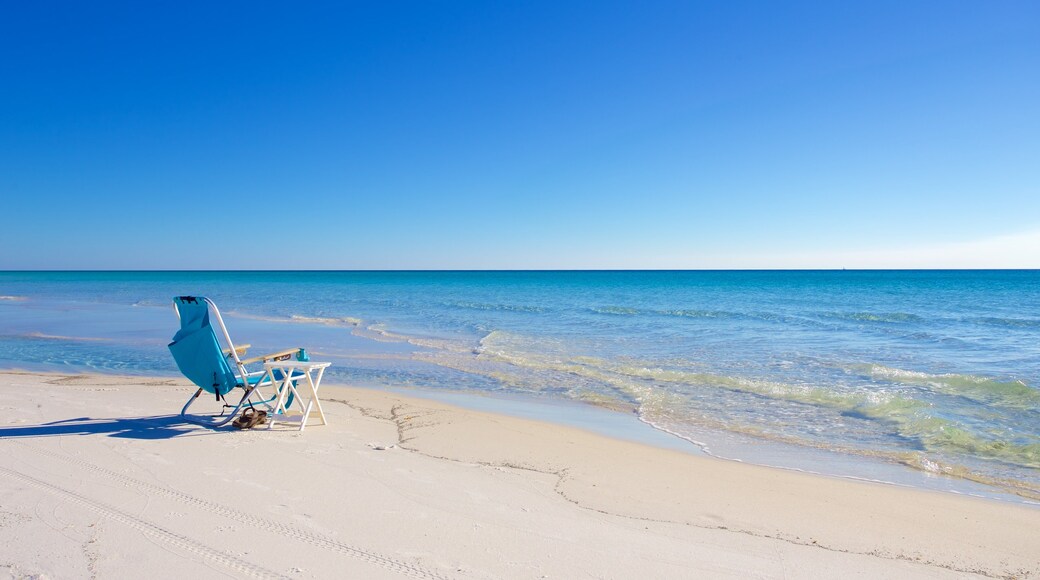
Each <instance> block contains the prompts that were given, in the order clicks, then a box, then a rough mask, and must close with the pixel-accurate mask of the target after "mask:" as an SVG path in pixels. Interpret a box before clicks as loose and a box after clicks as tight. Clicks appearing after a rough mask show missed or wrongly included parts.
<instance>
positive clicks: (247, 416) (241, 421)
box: [231, 407, 267, 429]
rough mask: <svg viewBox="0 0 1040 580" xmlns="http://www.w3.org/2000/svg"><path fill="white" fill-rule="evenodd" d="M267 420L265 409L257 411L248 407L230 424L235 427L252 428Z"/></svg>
mask: <svg viewBox="0 0 1040 580" xmlns="http://www.w3.org/2000/svg"><path fill="white" fill-rule="evenodd" d="M266 422H267V411H257V410H256V409H254V408H252V407H249V408H248V409H246V410H245V411H242V414H241V415H239V416H238V418H237V419H235V420H234V422H232V423H231V424H232V425H234V426H235V428H236V429H252V428H253V427H256V426H257V425H263V424H264V423H266Z"/></svg>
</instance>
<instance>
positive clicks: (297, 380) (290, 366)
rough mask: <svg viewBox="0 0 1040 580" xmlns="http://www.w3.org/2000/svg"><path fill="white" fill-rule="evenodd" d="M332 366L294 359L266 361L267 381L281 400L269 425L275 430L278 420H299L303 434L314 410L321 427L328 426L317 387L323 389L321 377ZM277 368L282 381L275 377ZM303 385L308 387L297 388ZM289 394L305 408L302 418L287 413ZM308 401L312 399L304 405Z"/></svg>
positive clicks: (269, 419) (270, 418) (278, 401)
mask: <svg viewBox="0 0 1040 580" xmlns="http://www.w3.org/2000/svg"><path fill="white" fill-rule="evenodd" d="M331 365H332V363H330V362H312V361H295V360H283V361H268V362H265V363H264V370H265V371H266V372H267V379H268V380H270V381H271V383H270V384H272V385H276V388H277V389H278V399H277V402H276V403H275V407H274V411H273V412H272V413H271V414H269V415H268V416H267V423H268V426H269V427H273V426H274V424H275V423H276V422H279V421H299V422H300V431H303V428H304V427H306V426H307V419H308V417H310V414H311V411H312V410H317V411H318V417H320V418H321V424H322V425H328V421H326V420H325V410H324V409H322V408H321V400H320V399H318V387H319V386H321V377H322V375H324V374H325V369H327V368H328V367H330V366H331ZM276 369H277V370H279V371H281V375H282V377H281V379H276V378H275V374H276V373H275V370H276ZM315 371H317V372H315ZM301 385H306V388H304V389H300V388H298V387H299V386H301ZM301 391H303V392H301ZM289 393H292V394H293V395H294V396H293V402H294V403H298V404H299V405H300V408H301V409H303V414H302V415H299V416H297V415H292V416H289V415H288V414H287V411H288V410H289V409H288V406H289V405H288V404H287V403H288V401H287V400H288V398H289ZM305 398H306V399H309V400H308V401H307V402H306V404H305V403H304V399H305Z"/></svg>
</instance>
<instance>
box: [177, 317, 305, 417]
mask: <svg viewBox="0 0 1040 580" xmlns="http://www.w3.org/2000/svg"><path fill="white" fill-rule="evenodd" d="M173 305H174V310H175V311H176V312H177V316H178V318H180V321H181V328H180V330H179V331H177V334H175V335H174V336H173V342H171V343H170V345H169V348H170V353H171V354H173V360H174V361H176V363H177V368H179V369H180V371H181V373H183V374H184V376H185V377H187V378H188V379H190V380H191V382H193V383H195V384H196V385H198V387H199V389H198V390H197V391H195V394H194V395H192V396H191V398H190V399H188V402H187V403H185V405H184V408H183V409H181V417H183V418H184V419H185V420H186V421H189V422H191V423H195V424H198V425H205V426H208V427H220V426H221V425H225V424H227V423H228V422H229V421H231V420H232V419H234V418H235V415H237V414H238V412H239V410H241V409H242V406H243V405H245V404H247V403H248V404H249V405H250V406H252V405H253V404H254V403H256V404H263V405H266V406H267V407H268V408H273V407H272V405H271V403H272V402H273V401H275V400H276V399H277V398H278V392H277V389H278V387H279V386H281V384H282V381H283V379H284V375H280V373H277V372H275V373H273V374H274V375H275V376H273V377H272V376H271V375H270V374H268V373H267V372H266V371H255V372H250V371H248V370H247V369H246V365H247V364H251V363H257V362H267V361H278V360H288V359H289V358H291V357H292V356H293V355H294V354H296V355H297V356H299V355H300V354H301V351H302V349H299V348H292V349H288V350H283V351H279V352H276V353H271V354H266V355H262V356H258V357H253V358H249V359H242V358H241V356H242V355H245V352H246V349H248V348H249V346H250V345H248V344H245V345H241V346H239V347H237V348H236V347H235V345H234V343H232V342H231V335H230V334H228V331H227V326H225V325H224V320H223V319H222V318H221V317H220V311H219V310H218V309H217V305H216V304H214V303H213V301H212V300H210V299H209V298H205V297H202V296H178V297H176V298H174V299H173ZM211 311H212V314H213V319H214V320H216V323H217V326H219V327H220V332H221V335H222V336H223V338H224V343H225V344H226V345H227V348H225V349H222V348H221V347H220V343H219V342H218V339H217V335H216V332H215V331H214V329H213V326H212V325H211V324H210V312H211ZM231 363H233V364H234V370H232V365H231ZM272 378H273V379H274V380H273V381H272ZM261 387H270V388H272V389H275V391H276V392H275V393H274V396H272V397H270V398H266V399H264V398H263V396H262V391H261V390H260V389H261ZM236 388H239V389H242V390H243V394H242V398H241V399H239V401H238V403H237V404H235V405H231V404H228V402H227V400H226V399H225V398H224V397H225V396H226V395H227V394H228V393H230V392H231V391H233V390H234V389H236ZM203 392H206V393H209V394H211V395H213V396H214V398H215V399H216V401H217V402H218V403H220V402H223V407H222V408H221V412H220V415H210V416H200V415H189V414H188V407H191V405H192V403H194V402H195V401H196V400H197V399H198V398H199V397H200V396H201V395H202V393H203ZM288 397H289V398H288V401H287V402H286V407H288V406H289V405H291V404H292V397H293V393H292V392H291V390H290V392H289V393H288ZM254 399H255V400H254ZM228 409H233V410H232V411H231V413H230V414H229V415H227V416H224V413H225V412H226V411H227V410H228Z"/></svg>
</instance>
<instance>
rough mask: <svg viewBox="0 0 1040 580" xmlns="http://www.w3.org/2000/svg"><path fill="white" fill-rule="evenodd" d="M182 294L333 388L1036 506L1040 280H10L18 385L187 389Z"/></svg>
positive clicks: (886, 275)
mask: <svg viewBox="0 0 1040 580" xmlns="http://www.w3.org/2000/svg"><path fill="white" fill-rule="evenodd" d="M176 295H200V296H208V297H209V298H211V299H213V300H214V301H215V302H216V303H217V305H218V306H219V307H220V309H221V312H222V314H223V315H224V317H225V320H226V322H227V323H228V326H229V327H230V330H231V333H232V337H233V338H234V339H235V340H236V341H238V342H243V343H251V344H252V345H253V348H252V349H251V351H250V353H251V354H254V353H261V352H264V351H265V350H268V349H270V350H278V349H281V348H285V347H297V346H303V347H306V348H307V349H308V352H310V353H311V358H312V359H313V360H319V359H320V360H330V361H332V362H333V363H334V366H333V367H332V368H331V369H330V371H329V374H328V375H327V377H328V378H327V379H326V380H329V381H333V382H337V383H347V384H353V385H362V386H371V387H381V388H407V389H415V390H416V392H418V393H426V394H432V395H436V396H439V395H442V394H443V395H447V394H452V395H453V396H454V395H459V396H470V398H472V396H479V397H484V398H486V399H487V400H493V401H496V405H497V406H498V408H499V409H504V410H506V411H507V412H508V410H509V408H510V407H511V406H515V407H516V408H517V409H520V408H525V409H529V408H531V404H535V405H536V406H541V407H544V408H554V409H556V410H557V412H556V413H555V416H558V415H560V414H561V413H562V414H563V415H566V414H567V413H568V412H569V411H568V410H569V409H570V410H573V414H575V415H580V414H581V413H583V412H584V411H582V409H592V408H594V409H599V410H606V411H605V412H610V413H613V415H612V416H615V417H616V420H615V419H612V421H615V422H617V421H620V422H624V421H630V422H639V423H640V424H641V425H645V426H647V428H652V429H654V430H656V431H657V432H659V433H662V434H667V435H668V437H669V439H670V440H674V441H675V442H677V444H678V445H687V446H689V447H690V448H691V449H694V450H696V452H699V453H707V454H710V455H716V456H719V457H724V458H729V459H736V460H742V461H753V462H757V463H764V464H769V465H777V466H780V467H789V468H797V469H806V470H810V471H819V472H823V473H829V474H832V475H843V476H850V477H864V478H870V479H882V480H886V481H887V480H893V479H899V476H896V475H893V474H894V473H896V472H899V473H904V472H905V473H909V474H912V475H910V476H907V478H905V481H909V482H911V484H913V485H917V484H919V483H920V482H925V483H923V484H922V485H924V486H925V487H937V488H941V489H949V490H952V491H961V492H967V493H972V492H977V491H979V490H995V492H997V493H1001V494H1011V495H1013V496H1014V497H1016V498H1019V499H1021V500H1023V501H1028V502H1036V501H1040V271H1035V270H1029V271H588V272H586V271H574V272H571V271H567V272H554V271H544V272H543V271H522V272H326V271H320V272H0V367H3V368H17V369H29V370H48V371H62V372H80V371H92V372H107V373H123V374H160V375H169V376H175V375H176V374H177V370H176V367H175V366H174V364H173V360H172V359H171V357H170V355H169V352H168V351H167V349H166V345H167V343H168V342H169V339H170V337H172V335H173V333H174V332H175V331H176V329H177V320H176V317H175V315H174V313H173V309H172V304H171V302H170V298H171V297H173V296H176ZM175 411H176V410H157V414H158V413H162V412H175ZM606 424H608V425H609V424H611V422H610V421H608V422H607V423H606ZM928 482H932V483H931V484H929V483H928Z"/></svg>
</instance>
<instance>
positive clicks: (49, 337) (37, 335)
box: [22, 332, 112, 342]
mask: <svg viewBox="0 0 1040 580" xmlns="http://www.w3.org/2000/svg"><path fill="white" fill-rule="evenodd" d="M22 336H23V337H25V338H39V339H43V340H68V341H74V342H109V341H111V340H112V339H111V338H102V337H95V336H63V335H60V334H45V333H43V332H27V333H25V334H23V335H22Z"/></svg>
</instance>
